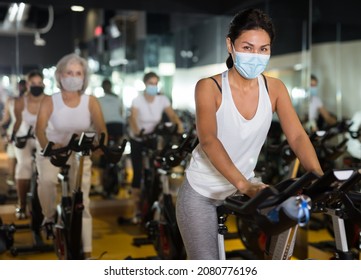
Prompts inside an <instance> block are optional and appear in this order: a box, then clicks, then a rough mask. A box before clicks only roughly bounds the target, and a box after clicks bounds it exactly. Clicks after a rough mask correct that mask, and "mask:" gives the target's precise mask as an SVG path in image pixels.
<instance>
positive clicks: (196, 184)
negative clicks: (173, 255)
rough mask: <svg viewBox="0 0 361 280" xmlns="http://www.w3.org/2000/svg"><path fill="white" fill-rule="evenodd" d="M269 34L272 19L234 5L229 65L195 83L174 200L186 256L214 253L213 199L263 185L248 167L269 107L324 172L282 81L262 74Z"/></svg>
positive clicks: (301, 153)
mask: <svg viewBox="0 0 361 280" xmlns="http://www.w3.org/2000/svg"><path fill="white" fill-rule="evenodd" d="M273 38H274V30H273V24H272V22H271V20H270V19H269V18H268V16H267V15H265V14H264V13H263V12H262V11H260V10H257V9H249V10H245V11H242V12H240V13H238V14H237V15H236V16H235V17H234V19H233V20H232V22H231V24H230V28H229V33H228V35H227V39H226V45H227V50H228V53H229V58H228V59H227V67H228V70H227V71H225V72H224V73H221V74H218V75H215V76H213V77H212V79H213V80H212V79H210V78H205V79H201V80H200V81H198V83H197V85H196V88H195V102H196V127H197V134H198V138H199V145H198V146H197V147H196V148H195V149H194V151H193V153H192V158H191V161H190V164H189V167H188V168H187V170H186V179H185V182H184V184H183V185H182V187H181V188H180V191H179V194H178V197H177V208H176V209H177V211H176V213H177V223H178V226H179V228H180V231H181V235H182V238H183V241H184V244H185V248H186V251H187V255H188V258H189V259H218V258H219V255H218V244H217V230H218V225H217V214H216V207H217V206H218V205H220V204H221V203H222V201H223V200H224V199H225V198H226V197H227V196H229V195H231V194H233V193H235V192H237V191H239V192H241V193H244V194H246V195H248V196H250V197H253V196H254V195H255V194H256V193H257V192H258V191H259V190H261V189H263V188H265V187H266V185H265V184H263V183H261V182H255V180H254V173H253V169H254V168H255V165H256V163H257V160H258V156H259V153H260V150H261V147H262V145H263V143H264V141H265V138H266V136H267V133H268V130H269V127H270V124H271V120H272V114H273V113H274V112H276V113H277V115H278V117H279V119H280V123H281V125H282V129H283V132H284V134H285V136H286V137H287V140H288V142H289V144H290V146H291V147H292V148H293V151H294V152H295V154H296V156H297V157H298V158H299V160H300V162H301V164H302V165H303V167H304V168H305V169H306V170H307V171H314V172H317V173H319V174H322V173H323V171H322V169H321V167H320V164H319V162H318V159H317V156H316V153H315V151H314V148H313V146H312V144H311V142H310V140H309V137H308V135H307V134H306V132H305V130H304V129H303V127H302V125H301V123H300V121H299V118H298V116H297V114H296V112H295V110H294V108H293V106H292V103H291V100H290V98H289V94H288V92H287V89H286V87H285V85H284V84H283V83H282V82H281V81H280V80H279V79H276V78H271V77H263V75H261V74H262V72H263V71H264V70H265V68H266V66H267V64H268V60H269V58H270V54H271V44H272V42H273ZM266 85H268V89H267V87H266Z"/></svg>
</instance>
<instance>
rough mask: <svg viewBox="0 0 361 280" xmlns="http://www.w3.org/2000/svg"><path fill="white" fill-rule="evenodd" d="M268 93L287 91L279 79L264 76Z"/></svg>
mask: <svg viewBox="0 0 361 280" xmlns="http://www.w3.org/2000/svg"><path fill="white" fill-rule="evenodd" d="M264 78H265V80H266V82H267V87H268V91H269V92H270V93H279V92H282V91H284V90H287V88H286V86H285V84H284V83H283V82H282V80H280V79H279V78H275V77H271V76H267V75H264Z"/></svg>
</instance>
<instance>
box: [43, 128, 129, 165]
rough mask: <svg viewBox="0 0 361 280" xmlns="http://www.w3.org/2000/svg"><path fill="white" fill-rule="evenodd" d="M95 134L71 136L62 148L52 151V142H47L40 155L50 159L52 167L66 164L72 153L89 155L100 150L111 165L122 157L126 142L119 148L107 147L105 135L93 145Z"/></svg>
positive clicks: (86, 133) (87, 133) (102, 134)
mask: <svg viewBox="0 0 361 280" xmlns="http://www.w3.org/2000/svg"><path fill="white" fill-rule="evenodd" d="M95 136H96V133H94V132H83V133H82V134H81V136H80V137H79V135H78V134H75V133H74V134H73V135H72V136H71V138H70V140H69V142H68V144H67V145H66V146H64V147H60V148H56V149H54V148H53V146H54V144H55V143H54V142H51V141H49V142H48V144H47V145H46V147H45V148H44V149H43V150H42V151H41V155H43V156H45V157H50V161H51V163H52V164H53V165H55V166H58V167H61V166H64V165H65V164H66V162H67V161H68V159H69V157H70V155H71V153H72V152H81V153H83V154H89V153H90V152H91V151H95V150H97V149H101V150H102V151H103V153H104V154H105V158H106V160H108V161H109V162H111V163H116V162H118V161H119V160H120V158H121V156H122V155H123V152H124V149H125V146H126V143H127V140H125V139H124V140H123V143H122V145H121V146H119V147H107V146H105V144H104V141H105V133H101V134H100V138H99V142H98V144H95V143H94V140H95Z"/></svg>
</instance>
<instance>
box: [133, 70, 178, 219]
mask: <svg viewBox="0 0 361 280" xmlns="http://www.w3.org/2000/svg"><path fill="white" fill-rule="evenodd" d="M143 82H144V84H145V90H144V92H143V94H141V95H139V96H138V97H136V98H135V99H134V100H133V101H132V105H131V109H130V117H129V129H130V131H129V137H130V148H131V161H132V168H133V181H132V196H133V201H134V205H135V206H136V207H135V208H136V209H135V213H134V217H133V219H132V222H133V223H139V222H140V209H139V206H140V205H139V199H140V192H141V179H142V162H143V157H142V151H143V149H144V147H145V146H144V143H143V142H142V138H141V137H139V136H140V134H141V132H142V133H143V134H148V133H151V132H153V131H154V129H155V128H156V126H157V125H158V124H159V123H160V122H161V120H162V117H163V114H164V113H165V115H166V116H167V117H168V119H169V121H170V122H172V123H174V124H177V126H178V132H179V133H181V132H183V124H182V122H181V120H180V118H179V117H178V115H177V114H176V113H175V111H174V110H173V108H172V106H171V103H170V100H169V99H168V97H166V96H165V95H160V94H158V93H159V91H158V83H159V76H158V75H157V74H156V73H154V72H149V73H146V74H145V75H144V77H143Z"/></svg>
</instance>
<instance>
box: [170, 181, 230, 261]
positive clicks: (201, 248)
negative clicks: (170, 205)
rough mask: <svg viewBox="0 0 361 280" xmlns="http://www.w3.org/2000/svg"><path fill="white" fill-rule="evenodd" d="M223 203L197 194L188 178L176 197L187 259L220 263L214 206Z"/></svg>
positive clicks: (177, 212) (178, 221) (179, 223)
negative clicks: (217, 261) (218, 261)
mask: <svg viewBox="0 0 361 280" xmlns="http://www.w3.org/2000/svg"><path fill="white" fill-rule="evenodd" d="M222 202H223V201H222V200H215V199H211V198H207V197H205V196H203V195H200V194H199V193H197V192H196V191H195V190H193V188H192V187H191V186H190V184H189V182H188V180H187V179H185V180H184V182H183V185H182V186H181V187H180V189H179V193H178V195H177V204H176V214H177V223H178V227H179V230H180V233H181V235H182V239H183V242H184V245H185V249H186V252H187V258H188V259H189V260H219V259H220V258H219V252H218V239H217V237H218V219H217V211H216V210H217V208H216V207H217V206H219V205H221V204H222Z"/></svg>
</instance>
